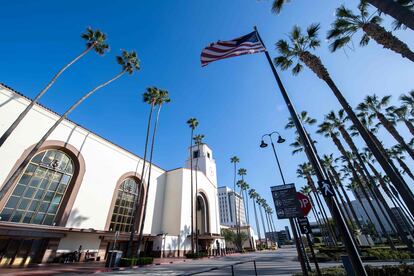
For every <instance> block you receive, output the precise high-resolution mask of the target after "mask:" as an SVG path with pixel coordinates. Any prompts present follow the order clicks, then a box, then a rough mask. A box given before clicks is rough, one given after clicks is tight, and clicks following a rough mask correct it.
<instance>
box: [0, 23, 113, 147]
mask: <svg viewBox="0 0 414 276" xmlns="http://www.w3.org/2000/svg"><path fill="white" fill-rule="evenodd" d="M81 38H83V39H84V40H85V42H86V49H85V50H83V51H82V52H81V53H80V54H79V55H78V56H76V57H75V58H74V59H72V60H71V61H70V62H69V63H67V64H65V65H64V66H63V67H62V68H61V69H60V70H59V71H58V72H57V73H56V74H55V75H54V76H53V78H52V79H51V80H50V81H49V83H48V84H47V85H46V86H45V87H44V88H43V89H42V90H41V91H40V92H39V93H38V94H37V95H36V97H35V98H34V99H33V100H32V101H31V102H30V103H29V105H28V106H27V107H26V108H25V109H24V110H23V111H22V113H20V114H19V116H18V117H17V119H16V120H15V121H14V122H13V123H12V124H11V125H10V127H9V128H8V129H7V130H6V132H4V133H3V135H2V136H1V137H0V147H1V146H2V145H3V144H4V142H5V141H6V140H7V138H9V136H10V135H11V134H12V133H13V131H14V130H15V129H16V127H17V126H18V125H19V124H20V122H21V121H22V120H23V119H24V117H26V115H27V113H29V111H30V110H31V109H32V107H33V106H34V105H35V104H36V103H37V102H38V101H39V100H40V98H41V97H42V96H43V95H44V94H45V93H46V92H47V91H48V90H49V89H50V88H51V87H52V85H53V84H54V83H55V82H56V80H57V79H58V78H59V76H60V75H61V74H62V73H63V72H64V71H65V70H66V69H68V68H69V67H70V66H71V65H73V64H74V63H75V62H76V61H78V60H79V59H81V58H82V57H83V56H85V55H86V54H87V53H88V52H90V51H91V50H94V51H95V52H96V53H97V54H98V55H103V54H104V53H105V52H106V51H107V50H108V49H109V46H108V44H107V43H106V35H105V34H104V33H103V32H101V31H100V30H93V29H92V28H91V27H89V28H88V29H87V30H86V32H85V33H83V34H82V35H81Z"/></svg>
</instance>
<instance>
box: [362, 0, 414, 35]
mask: <svg viewBox="0 0 414 276" xmlns="http://www.w3.org/2000/svg"><path fill="white" fill-rule="evenodd" d="M365 1H366V2H367V3H369V4H371V5H373V6H374V7H376V8H377V9H378V10H379V11H380V12H383V13H385V14H388V15H390V16H392V17H394V18H395V19H396V20H397V21H398V22H401V24H404V25H405V26H407V27H408V28H410V29H412V30H414V12H413V11H412V10H410V9H409V8H407V6H406V3H407V1H404V0H397V1H394V0H365Z"/></svg>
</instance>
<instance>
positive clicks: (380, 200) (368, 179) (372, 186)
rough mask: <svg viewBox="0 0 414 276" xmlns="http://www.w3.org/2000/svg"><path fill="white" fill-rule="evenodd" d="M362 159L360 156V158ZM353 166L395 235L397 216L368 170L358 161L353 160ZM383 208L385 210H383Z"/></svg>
mask: <svg viewBox="0 0 414 276" xmlns="http://www.w3.org/2000/svg"><path fill="white" fill-rule="evenodd" d="M361 159H362V158H361ZM354 165H355V168H356V169H357V171H358V173H359V175H360V176H362V178H363V180H364V182H365V183H366V187H368V190H369V191H370V193H371V195H372V197H373V198H374V200H375V202H376V203H377V206H378V208H379V209H380V211H381V213H382V216H383V217H384V218H385V220H386V221H387V223H388V225H389V226H390V228H391V231H392V232H393V234H394V235H395V236H397V232H396V230H395V228H397V231H398V230H400V229H398V220H397V218H396V217H395V216H394V213H392V211H391V209H390V208H389V206H388V204H387V203H386V201H385V199H384V197H383V196H382V194H381V192H380V191H379V190H378V188H377V186H376V183H375V180H374V179H373V178H372V176H371V174H370V173H369V172H368V170H366V171H364V170H362V169H361V166H360V164H358V162H356V161H355V162H354ZM363 166H365V165H363ZM365 169H366V168H365ZM384 208H385V210H384ZM390 219H391V220H392V222H391V221H390ZM399 232H400V233H402V232H401V231H399ZM400 237H401V239H402V240H404V237H403V236H401V235H400Z"/></svg>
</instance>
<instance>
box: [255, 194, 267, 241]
mask: <svg viewBox="0 0 414 276" xmlns="http://www.w3.org/2000/svg"><path fill="white" fill-rule="evenodd" d="M256 203H257V205H258V207H259V212H260V218H261V219H262V226H263V235H264V239H265V242H266V246H267V237H266V227H265V222H264V219H263V211H262V208H263V204H264V203H265V200H264V199H263V198H262V197H261V196H260V195H259V196H257V198H256Z"/></svg>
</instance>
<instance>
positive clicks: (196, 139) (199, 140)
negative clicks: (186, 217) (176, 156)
mask: <svg viewBox="0 0 414 276" xmlns="http://www.w3.org/2000/svg"><path fill="white" fill-rule="evenodd" d="M193 139H194V143H195V144H196V145H197V151H198V152H199V153H200V145H202V144H203V139H204V135H203V134H197V135H196V136H194V138H193ZM198 160H199V158H197V161H196V188H195V191H196V196H195V200H196V202H197V195H198ZM192 197H194V194H192ZM196 208H197V206H196ZM195 220H196V225H195V227H196V247H195V248H196V252H198V215H197V211H196V215H195Z"/></svg>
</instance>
